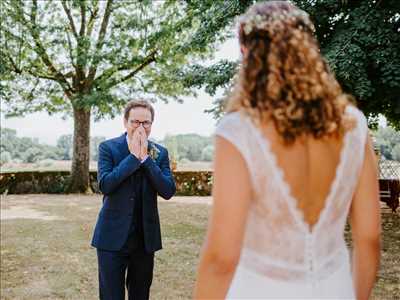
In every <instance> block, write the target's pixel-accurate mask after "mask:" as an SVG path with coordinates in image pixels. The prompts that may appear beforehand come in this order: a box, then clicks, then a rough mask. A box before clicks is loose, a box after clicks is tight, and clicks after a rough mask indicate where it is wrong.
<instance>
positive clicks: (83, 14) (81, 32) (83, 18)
mask: <svg viewBox="0 0 400 300" xmlns="http://www.w3.org/2000/svg"><path fill="white" fill-rule="evenodd" d="M80 8H81V29H80V30H79V35H80V36H81V37H83V36H85V27H86V9H85V3H84V2H83V1H81V2H80Z"/></svg>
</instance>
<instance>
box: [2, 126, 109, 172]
mask: <svg viewBox="0 0 400 300" xmlns="http://www.w3.org/2000/svg"><path fill="white" fill-rule="evenodd" d="M104 140H105V137H100V136H94V137H91V141H90V147H91V150H90V151H91V160H95V161H96V160H97V159H98V147H99V144H100V143H101V142H102V141H104ZM1 141H2V143H1V147H0V157H1V164H4V163H6V162H14V163H17V162H25V163H36V162H39V161H41V163H42V164H49V163H51V162H52V161H54V160H71V159H72V151H73V144H72V135H71V134H66V135H62V136H60V137H59V138H58V140H57V146H56V147H54V146H50V145H46V144H41V143H39V141H38V140H37V139H32V138H27V137H22V138H20V137H17V132H16V130H14V129H9V128H2V129H1Z"/></svg>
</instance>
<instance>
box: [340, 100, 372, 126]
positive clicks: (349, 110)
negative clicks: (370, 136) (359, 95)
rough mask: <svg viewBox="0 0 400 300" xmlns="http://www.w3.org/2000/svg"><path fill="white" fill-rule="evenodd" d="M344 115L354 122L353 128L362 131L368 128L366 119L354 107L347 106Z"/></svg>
mask: <svg viewBox="0 0 400 300" xmlns="http://www.w3.org/2000/svg"><path fill="white" fill-rule="evenodd" d="M345 114H346V115H347V116H349V117H350V118H351V119H352V120H353V121H354V126H353V127H354V128H359V129H362V128H365V127H368V123H367V118H366V117H365V115H364V113H363V112H362V111H361V110H360V109H358V108H357V107H356V106H355V105H352V104H349V105H347V106H346V110H345Z"/></svg>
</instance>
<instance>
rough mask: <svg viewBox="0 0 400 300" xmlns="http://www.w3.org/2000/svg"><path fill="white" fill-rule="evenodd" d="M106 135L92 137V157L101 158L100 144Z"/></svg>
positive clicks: (95, 159)
mask: <svg viewBox="0 0 400 300" xmlns="http://www.w3.org/2000/svg"><path fill="white" fill-rule="evenodd" d="M105 139H106V138H105V137H104V136H94V137H92V138H91V139H90V159H91V160H93V161H97V160H98V159H99V145H100V143H101V142H103V141H105Z"/></svg>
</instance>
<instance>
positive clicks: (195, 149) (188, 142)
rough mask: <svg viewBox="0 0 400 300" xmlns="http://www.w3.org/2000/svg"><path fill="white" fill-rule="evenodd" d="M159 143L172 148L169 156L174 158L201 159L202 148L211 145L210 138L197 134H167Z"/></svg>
mask: <svg viewBox="0 0 400 300" xmlns="http://www.w3.org/2000/svg"><path fill="white" fill-rule="evenodd" d="M160 143H161V144H163V145H165V146H166V147H167V149H172V151H171V152H172V155H171V156H172V157H173V158H174V159H176V160H179V161H180V160H182V159H187V160H189V161H201V160H203V155H202V152H203V149H205V148H207V147H208V146H210V145H212V138H211V137H204V136H201V135H198V134H179V135H175V136H170V135H167V136H166V137H165V138H164V140H162V141H161V142H160Z"/></svg>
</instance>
